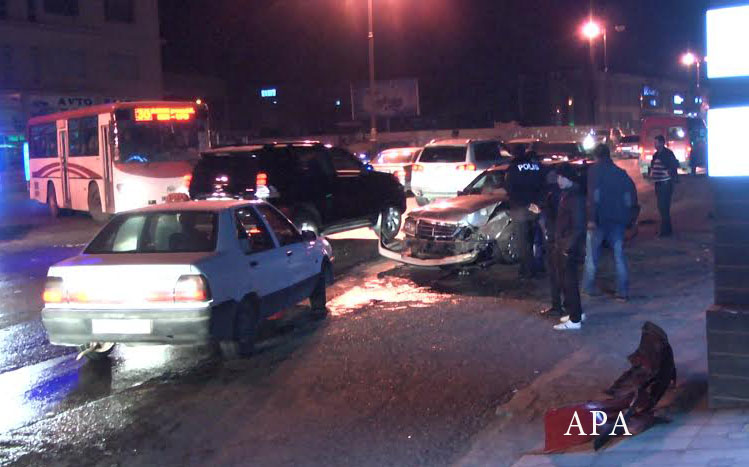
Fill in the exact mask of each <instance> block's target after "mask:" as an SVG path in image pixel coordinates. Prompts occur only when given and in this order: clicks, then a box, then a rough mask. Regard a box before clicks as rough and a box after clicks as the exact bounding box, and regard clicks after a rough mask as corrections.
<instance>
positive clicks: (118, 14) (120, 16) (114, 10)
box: [104, 0, 135, 23]
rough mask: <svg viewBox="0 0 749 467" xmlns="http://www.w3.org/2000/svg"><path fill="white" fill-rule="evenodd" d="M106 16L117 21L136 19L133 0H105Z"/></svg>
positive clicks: (126, 21) (127, 21) (109, 19)
mask: <svg viewBox="0 0 749 467" xmlns="http://www.w3.org/2000/svg"><path fill="white" fill-rule="evenodd" d="M104 18H105V19H106V20H107V21H111V22H116V23H132V22H133V21H135V9H134V6H133V0H104Z"/></svg>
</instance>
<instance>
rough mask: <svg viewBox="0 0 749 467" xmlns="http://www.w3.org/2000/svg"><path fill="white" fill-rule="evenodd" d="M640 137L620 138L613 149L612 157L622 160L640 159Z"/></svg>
mask: <svg viewBox="0 0 749 467" xmlns="http://www.w3.org/2000/svg"><path fill="white" fill-rule="evenodd" d="M641 148H642V147H641V146H640V136H639V135H631V136H622V138H621V139H620V140H619V144H617V145H616V149H614V155H615V156H616V157H619V158H622V159H636V158H638V157H640V149H641Z"/></svg>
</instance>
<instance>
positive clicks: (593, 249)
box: [583, 145, 639, 301]
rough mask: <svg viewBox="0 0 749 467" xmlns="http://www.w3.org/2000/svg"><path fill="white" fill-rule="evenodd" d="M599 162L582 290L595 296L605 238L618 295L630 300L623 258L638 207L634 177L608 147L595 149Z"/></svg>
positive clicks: (591, 181)
mask: <svg viewBox="0 0 749 467" xmlns="http://www.w3.org/2000/svg"><path fill="white" fill-rule="evenodd" d="M595 156H596V163H595V164H594V165H593V166H591V167H590V169H589V172H588V199H587V210H588V234H587V239H586V245H585V271H584V274H583V292H584V293H587V294H588V295H596V294H597V293H598V292H597V290H596V287H595V278H596V269H597V268H598V259H599V258H600V256H601V247H602V245H603V242H604V241H606V242H607V243H608V244H609V246H610V247H611V249H612V250H613V252H614V263H615V266H616V279H617V280H616V298H617V299H618V300H620V301H627V300H628V299H629V271H628V270H627V260H626V258H625V257H624V233H625V231H626V230H627V227H628V226H630V225H631V224H633V223H634V222H636V220H637V214H638V209H639V206H638V204H637V189H636V188H635V184H634V182H633V181H632V179H631V178H630V177H629V175H627V172H625V171H624V170H623V169H621V168H619V167H617V166H616V164H614V161H613V160H611V153H610V152H609V148H608V146H605V145H599V146H598V147H597V148H596V149H595Z"/></svg>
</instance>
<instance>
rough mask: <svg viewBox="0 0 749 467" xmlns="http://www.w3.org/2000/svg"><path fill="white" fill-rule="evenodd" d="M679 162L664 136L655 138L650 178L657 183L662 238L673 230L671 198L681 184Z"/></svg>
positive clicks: (656, 190)
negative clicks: (675, 187) (678, 184)
mask: <svg viewBox="0 0 749 467" xmlns="http://www.w3.org/2000/svg"><path fill="white" fill-rule="evenodd" d="M678 170H679V161H678V159H676V156H674V153H673V152H672V151H671V150H670V149H668V148H667V147H666V139H665V138H664V137H663V135H658V136H656V137H655V154H653V160H652V162H651V163H650V178H651V179H652V180H653V182H655V197H656V198H657V200H658V212H659V213H660V215H661V230H660V232H659V233H658V236H660V237H669V236H671V234H672V233H673V229H672V228H671V197H672V196H673V194H674V184H675V183H679V179H678V177H679V172H678Z"/></svg>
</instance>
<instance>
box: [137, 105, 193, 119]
mask: <svg viewBox="0 0 749 467" xmlns="http://www.w3.org/2000/svg"><path fill="white" fill-rule="evenodd" d="M194 115H195V108H193V107H136V108H135V121H136V122H152V121H154V120H156V121H159V122H165V121H171V120H177V121H187V120H191V119H192V118H193V116H194Z"/></svg>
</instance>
